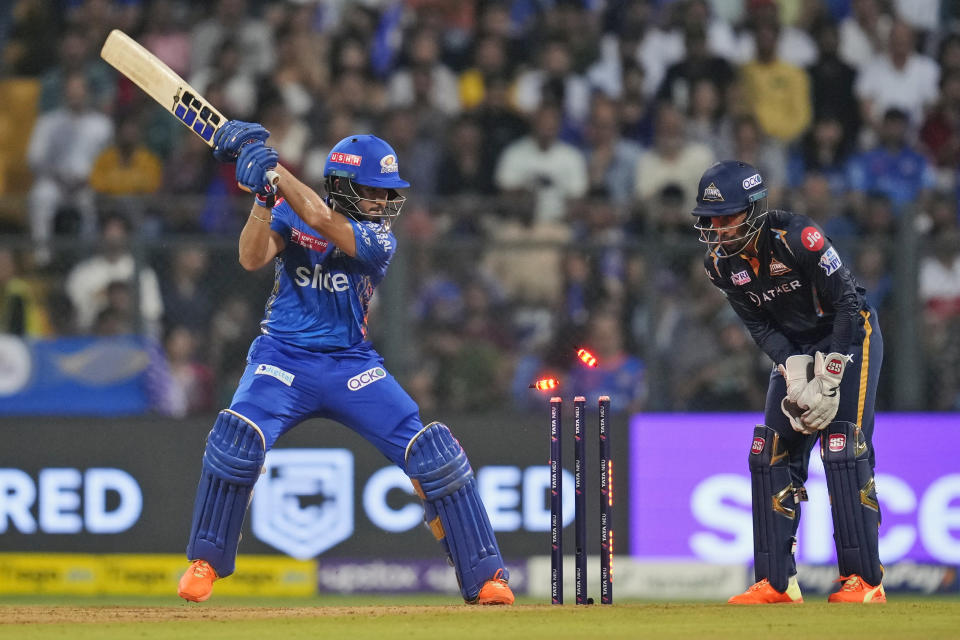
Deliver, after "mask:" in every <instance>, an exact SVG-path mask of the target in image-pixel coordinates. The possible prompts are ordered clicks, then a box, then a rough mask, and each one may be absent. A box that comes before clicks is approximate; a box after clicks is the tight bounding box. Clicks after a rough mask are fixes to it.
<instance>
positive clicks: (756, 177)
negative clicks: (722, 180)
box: [743, 173, 763, 189]
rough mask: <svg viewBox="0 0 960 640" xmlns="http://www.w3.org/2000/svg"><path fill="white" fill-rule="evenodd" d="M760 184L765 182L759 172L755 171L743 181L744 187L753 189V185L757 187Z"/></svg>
mask: <svg viewBox="0 0 960 640" xmlns="http://www.w3.org/2000/svg"><path fill="white" fill-rule="evenodd" d="M760 184H763V178H761V177H760V174H759V173H755V174H753V175H752V176H750V177H749V178H747V179H746V180H744V181H743V188H744V189H752V188H753V187H756V186H757V185H760Z"/></svg>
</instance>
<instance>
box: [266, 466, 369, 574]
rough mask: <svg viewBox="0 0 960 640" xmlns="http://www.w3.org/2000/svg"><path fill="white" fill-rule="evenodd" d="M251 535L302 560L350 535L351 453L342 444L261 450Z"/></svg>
mask: <svg viewBox="0 0 960 640" xmlns="http://www.w3.org/2000/svg"><path fill="white" fill-rule="evenodd" d="M250 514H251V522H250V524H251V528H252V529H253V534H254V535H255V536H257V538H259V539H260V540H262V541H263V542H265V543H267V544H269V545H271V546H273V547H275V548H277V549H279V550H280V551H283V552H284V553H287V554H289V555H291V556H293V557H294V558H297V559H299V560H307V559H309V558H313V557H315V556H316V555H317V554H319V553H323V552H324V551H326V550H327V549H329V548H331V547H333V546H334V545H336V544H339V543H340V542H343V541H344V540H346V539H347V538H349V537H350V536H351V535H352V534H353V527H354V523H353V520H354V518H353V454H352V453H351V452H350V451H349V450H347V449H275V450H273V451H270V452H269V453H267V458H266V461H265V463H264V467H263V475H262V476H261V477H260V480H259V481H258V482H257V490H256V491H254V492H253V504H252V505H251V509H250Z"/></svg>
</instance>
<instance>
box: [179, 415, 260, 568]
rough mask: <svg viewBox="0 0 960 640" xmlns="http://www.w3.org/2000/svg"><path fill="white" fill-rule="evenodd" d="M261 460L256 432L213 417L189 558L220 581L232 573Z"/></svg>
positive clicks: (232, 419) (230, 418) (232, 418)
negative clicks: (201, 562) (201, 563)
mask: <svg viewBox="0 0 960 640" xmlns="http://www.w3.org/2000/svg"><path fill="white" fill-rule="evenodd" d="M265 457H266V448H265V443H264V439H263V433H261V431H260V429H259V427H257V426H256V425H255V424H253V423H252V422H250V421H249V420H247V419H246V418H244V417H243V416H241V415H240V414H238V413H234V412H232V411H229V410H227V411H221V412H220V413H219V415H217V421H216V422H215V423H214V424H213V429H211V430H210V435H209V436H207V448H206V450H205V451H204V453H203V468H202V470H201V474H200V484H199V486H198V487H197V498H196V502H194V505H193V524H191V525H190V541H189V542H188V543H187V558H188V559H190V560H206V561H207V562H209V563H210V566H212V567H213V569H214V571H216V572H217V576H218V577H220V578H225V577H227V576H229V575H230V574H231V573H233V571H234V569H235V566H236V558H237V544H238V543H239V542H240V529H241V528H242V527H243V517H244V514H245V513H246V511H247V505H248V504H249V502H250V495H251V494H252V493H253V485H254V484H255V483H256V482H257V478H259V477H260V470H261V469H262V468H263V461H264V458H265Z"/></svg>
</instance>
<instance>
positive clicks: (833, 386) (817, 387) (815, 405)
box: [797, 351, 853, 429]
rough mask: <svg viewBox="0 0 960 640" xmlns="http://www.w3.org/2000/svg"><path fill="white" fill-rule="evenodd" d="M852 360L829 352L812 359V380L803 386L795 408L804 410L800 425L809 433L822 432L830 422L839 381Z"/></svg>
mask: <svg viewBox="0 0 960 640" xmlns="http://www.w3.org/2000/svg"><path fill="white" fill-rule="evenodd" d="M852 359H853V358H852V357H851V356H848V355H843V354H841V353H837V352H833V353H828V354H826V355H824V354H823V353H822V352H820V351H817V352H816V354H814V356H813V379H812V380H811V381H810V382H808V383H807V384H806V386H805V387H804V388H803V391H801V392H800V397H799V398H798V399H797V404H798V405H799V406H800V407H803V408H806V411H805V412H804V413H803V415H802V416H801V421H802V422H803V424H804V425H805V426H806V427H807V428H809V429H823V428H825V427H826V426H827V425H828V424H830V422H832V421H833V418H834V416H836V415H837V407H839V406H840V380H841V379H842V378H843V371H844V369H846V367H847V363H848V362H849V361H850V360H852Z"/></svg>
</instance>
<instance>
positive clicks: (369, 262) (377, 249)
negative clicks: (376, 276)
mask: <svg viewBox="0 0 960 640" xmlns="http://www.w3.org/2000/svg"><path fill="white" fill-rule="evenodd" d="M350 224H351V225H353V237H354V240H355V241H356V245H357V255H356V259H357V260H359V261H360V262H361V263H362V264H363V265H365V266H366V267H367V268H368V270H369V271H371V272H372V273H380V274H383V273H386V271H387V265H389V264H390V259H391V258H393V254H394V252H396V250H397V239H396V237H394V235H393V234H392V233H391V232H389V231H384V230H383V229H382V228H381V227H380V225H379V224H378V223H374V222H357V221H356V220H350Z"/></svg>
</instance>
